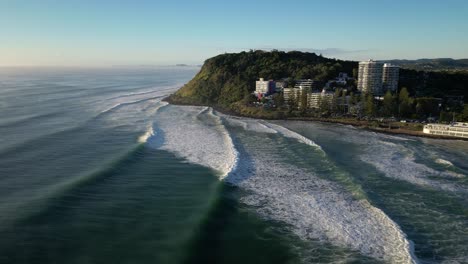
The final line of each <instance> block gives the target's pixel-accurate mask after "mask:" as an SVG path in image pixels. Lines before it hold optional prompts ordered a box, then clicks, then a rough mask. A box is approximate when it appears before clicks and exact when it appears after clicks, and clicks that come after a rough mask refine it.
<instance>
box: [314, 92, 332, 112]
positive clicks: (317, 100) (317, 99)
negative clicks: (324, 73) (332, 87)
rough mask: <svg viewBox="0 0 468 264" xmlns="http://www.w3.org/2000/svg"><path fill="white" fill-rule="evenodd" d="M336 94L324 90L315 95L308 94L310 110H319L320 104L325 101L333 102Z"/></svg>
mask: <svg viewBox="0 0 468 264" xmlns="http://www.w3.org/2000/svg"><path fill="white" fill-rule="evenodd" d="M333 97H334V93H333V92H330V91H327V90H325V89H323V90H322V92H314V93H308V94H307V107H308V108H313V109H318V108H320V104H321V103H322V102H323V101H324V100H325V101H327V102H328V103H330V105H331V102H332V100H333Z"/></svg>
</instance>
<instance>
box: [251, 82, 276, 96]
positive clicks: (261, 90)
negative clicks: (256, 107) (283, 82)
mask: <svg viewBox="0 0 468 264" xmlns="http://www.w3.org/2000/svg"><path fill="white" fill-rule="evenodd" d="M274 92H275V82H274V81H272V80H268V81H265V80H264V79H263V78H260V80H258V81H256V82H255V92H254V94H255V96H257V97H259V98H260V97H264V96H266V95H269V94H272V93H274Z"/></svg>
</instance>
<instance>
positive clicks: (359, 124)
mask: <svg viewBox="0 0 468 264" xmlns="http://www.w3.org/2000/svg"><path fill="white" fill-rule="evenodd" d="M171 96H172V94H171V95H168V96H167V97H165V98H164V99H163V100H162V101H164V102H167V103H169V104H173V105H185V106H207V107H212V108H213V109H214V110H215V111H218V112H220V113H222V114H225V115H230V116H235V117H245V118H253V119H264V120H279V121H304V122H319V123H331V124H341V125H351V126H353V127H355V128H359V129H364V130H367V131H372V132H376V133H383V134H389V135H405V136H413V137H422V138H431V139H442V140H462V141H468V139H466V138H457V137H450V136H440V135H432V134H425V133H423V132H422V131H415V130H410V129H401V128H393V129H392V128H382V127H373V126H370V125H369V121H364V120H362V121H361V120H355V119H333V118H320V117H289V118H288V117H286V118H264V117H256V116H253V115H243V114H240V113H238V112H235V111H233V110H229V109H224V108H222V107H219V106H213V105H207V104H200V103H198V104H197V103H188V102H187V103H186V102H180V101H178V102H176V101H174V100H172V99H171Z"/></svg>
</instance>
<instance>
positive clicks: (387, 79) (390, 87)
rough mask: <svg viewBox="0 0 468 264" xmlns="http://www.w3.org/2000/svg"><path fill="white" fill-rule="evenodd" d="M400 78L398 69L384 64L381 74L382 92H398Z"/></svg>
mask: <svg viewBox="0 0 468 264" xmlns="http://www.w3.org/2000/svg"><path fill="white" fill-rule="evenodd" d="M399 78H400V67H398V66H396V65H393V64H390V63H385V64H384V66H383V73H382V85H383V91H384V92H386V91H390V92H396V91H397V90H398V80H399Z"/></svg>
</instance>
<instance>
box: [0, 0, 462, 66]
mask: <svg viewBox="0 0 468 264" xmlns="http://www.w3.org/2000/svg"><path fill="white" fill-rule="evenodd" d="M466 14H468V1H464V0H447V1H435V0H429V1H424V2H421V1H411V0H407V1H403V0H393V1H387V0H385V1H371V0H363V1H359V2H357V1H346V0H341V1H340V0H337V1H333V2H332V1H325V0H317V1H306V0H297V1H288V2H284V1H265V0H260V1H247V0H239V1H231V2H225V1H206V0H204V1H203V0H201V1H190V2H189V1H181V0H173V1H149V0H148V1H143V0H141V1H130V0H123V1H110V0H103V1H91V0H81V1H78V0H70V1H56V0H55V1H54V0H43V1H34V0H29V1H28V0H18V1H2V2H1V3H0V29H1V31H0V32H1V35H0V43H1V44H0V66H22V65H27V66H40V65H43V66H59V65H62V66H106V65H109V66H110V65H167V64H176V63H186V64H201V63H202V62H203V61H204V60H205V59H207V58H209V57H212V56H214V55H217V54H220V53H225V52H239V51H242V50H250V49H267V50H269V49H279V50H302V51H311V52H316V53H321V54H323V55H324V56H327V57H334V58H340V59H353V60H363V59H368V58H374V59H419V58H455V59H456V58H467V57H468V48H467V47H468V32H467V28H468V16H467V15H466Z"/></svg>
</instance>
